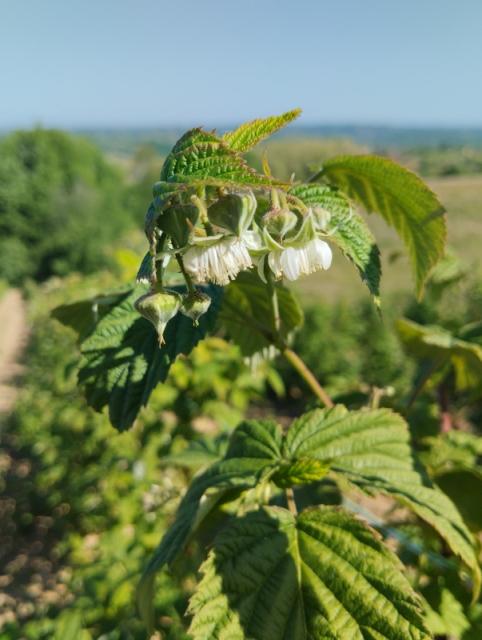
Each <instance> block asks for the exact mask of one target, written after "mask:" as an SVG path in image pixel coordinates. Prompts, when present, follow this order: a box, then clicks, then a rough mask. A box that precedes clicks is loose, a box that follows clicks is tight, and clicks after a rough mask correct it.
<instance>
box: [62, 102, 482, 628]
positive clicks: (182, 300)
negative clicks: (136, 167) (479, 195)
mask: <svg viewBox="0 0 482 640" xmlns="http://www.w3.org/2000/svg"><path fill="white" fill-rule="evenodd" d="M298 115H299V111H298V110H295V111H291V112H288V113H285V114H283V115H281V116H277V117H270V118H266V119H260V120H255V121H253V122H249V123H247V124H244V125H242V126H241V127H239V128H238V129H236V130H235V131H232V132H229V133H226V134H225V135H224V136H219V135H217V134H216V133H215V132H208V131H204V130H202V129H193V130H191V131H188V132H187V133H186V134H185V135H184V136H182V138H181V139H180V140H179V141H178V142H177V143H176V145H175V146H174V147H173V149H172V151H171V152H170V154H169V155H168V157H167V158H166V160H165V162H164V165H163V167H162V169H161V174H160V181H159V182H157V183H156V184H155V185H154V190H153V196H154V197H153V200H152V203H151V205H150V206H149V209H148V212H147V216H146V224H145V230H146V236H147V239H148V252H147V253H146V255H145V257H144V259H143V260H142V263H141V266H140V269H139V274H138V282H137V284H136V286H135V287H133V288H130V289H127V290H122V291H120V292H115V293H112V294H108V295H101V296H99V297H97V298H96V299H94V300H85V301H82V302H79V303H76V304H74V305H66V306H63V307H60V308H58V309H57V310H56V311H55V315H56V317H57V318H58V319H59V320H61V321H62V322H64V323H65V324H68V325H70V326H72V327H74V328H75V329H76V330H77V331H78V333H79V339H80V343H81V352H82V359H81V363H80V371H79V382H80V384H81V386H82V387H83V388H84V391H85V395H86V397H87V400H88V402H89V403H90V405H91V406H92V407H94V409H96V410H99V411H100V410H102V409H103V408H104V407H105V406H107V407H108V410H109V416H110V420H111V422H112V424H113V425H114V427H116V428H117V429H119V430H124V429H127V428H129V427H131V426H132V424H133V423H134V421H135V420H136V417H137V415H138V413H139V411H140V409H141V408H142V406H144V405H145V404H146V403H147V402H148V400H149V396H150V393H151V392H152V390H153V389H154V387H155V386H156V385H158V384H160V383H162V382H163V381H164V380H165V378H166V376H167V374H168V371H169V367H170V366H171V364H172V363H173V362H174V360H175V359H176V357H177V356H178V355H180V354H184V355H188V354H189V353H190V351H191V350H192V349H193V348H194V347H195V345H196V344H197V343H198V342H199V341H200V340H202V339H203V338H204V337H205V336H207V335H209V334H212V333H213V332H222V333H223V335H224V336H226V337H228V338H229V339H231V340H232V341H234V342H236V343H237V344H238V345H239V347H240V350H241V353H242V355H243V356H244V357H245V358H249V359H251V360H252V361H253V363H254V364H255V363H256V362H257V361H258V360H259V359H260V358H271V357H273V356H274V355H276V354H278V355H281V356H283V357H285V358H286V359H287V360H288V361H289V362H290V363H291V364H292V365H293V367H294V368H295V369H296V371H297V372H298V373H299V374H300V376H301V377H302V378H303V379H304V380H305V382H306V383H307V385H308V386H309V388H310V389H311V390H312V392H313V394H314V396H315V398H316V400H317V402H318V403H319V404H320V405H321V406H320V408H315V409H312V410H310V411H308V412H306V413H305V414H303V415H301V416H299V417H298V418H297V419H295V420H294V421H293V422H292V424H291V425H290V426H289V428H287V429H282V428H281V426H280V425H278V424H277V423H276V422H275V421H271V420H248V421H245V422H243V423H242V424H240V425H239V426H238V427H237V428H236V429H235V430H234V432H233V433H232V434H231V437H230V440H229V443H228V446H227V449H226V451H225V453H224V454H223V455H222V454H220V455H219V458H218V459H217V461H216V462H214V464H212V465H211V466H210V467H208V468H205V469H204V471H202V472H201V473H199V474H198V475H196V476H195V478H194V479H193V481H192V483H191V485H190V487H189V489H188V490H187V492H186V494H185V495H184V497H183V499H182V501H181V503H180V505H179V509H178V512H177V515H176V518H175V520H174V522H173V523H172V526H171V528H170V529H169V530H168V532H167V533H166V535H165V536H164V537H163V539H162V540H161V541H160V544H159V547H158V549H157V551H156V552H155V554H154V556H153V557H152V559H151V561H150V563H149V564H148V566H147V568H146V570H145V573H144V575H143V577H142V579H141V581H140V585H139V588H138V609H139V612H140V615H141V616H142V618H143V619H144V621H145V623H146V625H147V627H148V628H149V630H150V631H153V628H154V620H153V611H152V606H151V601H152V593H153V589H154V588H155V575H156V572H158V571H159V570H162V569H164V568H166V567H169V566H170V567H172V566H173V565H174V563H175V561H176V559H177V558H178V557H179V556H180V555H182V554H183V552H184V550H185V548H186V545H187V544H188V542H189V540H190V539H191V538H193V537H194V536H196V533H197V532H198V530H199V528H200V527H201V526H204V525H205V524H206V522H209V520H210V518H214V517H215V518H216V521H217V522H218V524H217V525H216V527H215V528H216V530H217V533H216V535H215V536H214V537H213V540H212V541H211V544H210V546H209V549H208V550H207V553H206V559H205V561H204V563H203V564H202V566H201V567H200V574H201V579H200V581H199V584H198V586H197V589H196V591H195V593H194V595H193V596H192V598H191V602H190V606H189V610H188V612H187V613H188V615H189V616H190V627H189V631H188V633H189V634H190V637H192V638H193V639H194V640H206V639H208V638H212V639H215V638H218V639H228V638H229V640H235V639H238V638H239V639H240V640H241V639H243V638H246V639H247V638H249V639H255V640H281V639H282V638H284V639H287V638H290V639H296V640H298V639H299V640H302V639H305V638H306V639H313V640H314V639H315V638H319V639H321V638H323V639H325V638H326V639H328V638H339V639H343V640H353V639H355V638H360V639H361V638H364V639H371V640H381V639H382V638H386V639H389V640H402V639H406V638H412V639H417V640H422V639H425V638H429V637H430V634H429V632H428V631H427V629H426V626H425V623H424V618H423V612H422V607H421V601H420V599H419V597H418V596H417V594H416V593H415V592H414V591H413V589H412V587H411V586H410V583H409V581H408V579H407V577H406V575H405V572H404V567H403V566H402V564H401V562H400V561H399V559H398V558H397V557H396V555H395V554H394V553H393V552H392V551H391V550H390V549H389V548H388V547H387V546H385V544H384V542H383V541H382V539H381V537H380V535H379V534H378V533H377V532H376V531H374V530H373V529H372V528H370V527H369V526H368V525H367V524H365V523H364V522H363V521H362V520H360V519H359V518H357V517H356V516H355V515H354V514H353V513H351V512H350V511H348V510H347V509H344V508H334V507H332V506H328V505H324V504H319V505H316V504H314V505H312V506H311V507H309V508H307V509H305V510H303V511H301V512H300V513H299V512H298V509H297V505H296V501H295V496H294V492H293V487H295V486H297V485H306V484H310V483H313V482H317V481H319V480H320V479H322V478H325V477H329V478H331V479H332V480H334V481H335V482H336V483H337V484H338V485H339V487H340V489H341V490H342V491H347V490H348V491H353V490H354V489H356V490H358V491H360V492H362V493H365V494H368V495H371V496H373V495H378V494H383V495H385V496H389V497H390V498H392V499H394V500H395V501H397V502H399V503H400V504H401V505H403V506H404V507H405V508H406V509H409V510H411V511H412V512H413V513H414V514H415V515H416V516H418V518H420V519H421V520H422V521H424V522H425V523H426V524H427V525H428V526H430V527H432V528H433V529H434V530H435V531H436V532H437V534H438V535H439V536H440V537H441V538H442V540H443V541H444V543H445V545H446V547H447V549H448V550H450V552H451V553H452V554H454V555H455V556H457V557H458V558H459V560H460V561H461V563H462V564H463V566H464V567H465V570H466V573H467V576H468V580H469V581H470V582H471V584H472V589H473V593H474V596H475V597H477V594H478V592H479V587H480V569H479V567H478V563H477V557H476V552H475V549H474V540H473V539H472V535H471V533H470V532H469V530H468V529H467V527H466V526H465V524H464V522H463V520H462V518H461V516H460V514H459V512H458V510H457V508H456V506H455V505H454V504H453V503H452V502H451V500H450V499H449V498H448V497H447V496H446V494H444V493H443V492H442V491H440V490H439V489H438V488H437V487H436V486H435V485H433V484H432V483H431V482H430V480H429V479H428V476H427V474H426V473H425V472H424V470H423V468H422V467H421V465H420V463H419V462H418V461H417V460H416V457H415V455H414V453H413V451H412V449H411V446H410V436H409V429H408V425H407V423H406V422H405V420H404V418H403V417H402V416H401V415H398V414H396V413H394V412H392V411H391V410H388V409H376V408H364V409H362V410H356V411H349V410H348V409H347V408H346V407H344V406H342V405H336V406H335V405H334V404H333V402H332V400H331V399H330V397H329V396H328V394H327V393H326V391H325V390H324V389H323V388H322V386H321V385H320V384H319V382H318V381H317V380H316V379H315V377H314V375H313V374H312V373H311V371H310V370H309V369H308V368H307V366H306V365H305V364H304V362H303V361H302V360H301V359H300V357H299V356H298V355H297V354H296V353H295V352H294V351H293V350H292V349H291V347H290V340H291V336H292V335H293V332H295V331H296V329H297V328H298V327H299V326H300V325H301V323H302V321H303V314H302V311H301V309H300V306H299V304H298V302H297V300H296V298H295V296H294V294H293V292H292V291H291V290H290V289H289V288H287V287H285V285H284V284H283V281H284V280H288V281H294V280H297V279H298V278H299V277H301V276H303V275H305V274H309V273H312V272H314V271H318V270H328V269H329V267H330V265H331V262H332V259H333V253H332V251H333V249H336V248H338V249H339V250H340V251H339V252H338V253H337V254H336V259H338V257H339V256H340V254H341V255H343V256H344V257H345V258H347V259H348V260H350V261H351V262H352V263H353V265H354V266H355V268H356V269H357V270H358V272H359V275H360V276H361V279H362V281H363V282H364V283H365V284H366V286H367V287H368V289H369V291H370V293H371V295H372V297H373V300H374V303H375V304H376V305H379V286H380V275H381V268H380V257H379V249H378V247H377V244H376V242H375V239H374V237H373V235H372V233H371V231H370V229H369V227H368V226H367V224H366V222H365V219H364V217H362V215H361V214H360V212H359V210H360V209H364V210H366V211H367V212H375V213H378V214H380V215H381V216H383V218H384V219H385V220H386V222H387V223H388V224H389V225H391V226H392V227H394V228H395V230H396V231H397V232H398V233H399V235H400V237H401V239H402V240H403V242H404V243H405V245H406V247H407V250H408V253H409V256H410V259H411V264H412V267H413V272H414V279H415V285H416V289H417V292H418V294H419V295H421V294H422V292H423V286H424V282H425V280H426V278H427V276H428V274H429V273H430V271H431V269H432V267H433V266H434V265H435V264H436V263H437V261H438V260H439V258H440V257H441V256H442V254H443V251H444V243H445V233H446V231H445V220H444V215H443V214H444V210H443V208H442V207H441V205H440V203H439V202H438V201H437V198H436V197H435V196H434V194H433V193H432V192H431V191H430V190H429V189H428V188H427V186H426V185H425V184H424V183H423V182H422V181H421V180H420V179H419V178H418V177H417V176H415V175H414V174H413V173H411V172H409V171H407V170H406V169H404V168H402V167H400V166H398V165H397V164H396V163H394V162H392V161H391V160H388V159H386V158H381V157H375V156H368V155H365V156H343V157H337V158H334V159H332V160H330V161H328V162H326V163H325V164H324V166H323V167H321V168H320V169H319V171H317V172H316V173H315V174H314V175H313V177H312V179H311V180H310V181H309V182H307V183H305V184H301V183H298V182H296V180H294V179H293V180H292V181H291V182H289V183H285V182H282V181H279V180H277V179H276V178H275V177H274V176H273V175H272V174H271V171H270V168H269V164H268V162H267V160H265V161H264V164H263V172H262V173H259V172H257V171H255V170H254V169H253V168H252V167H250V166H249V165H248V164H247V163H246V161H245V159H244V158H243V153H244V152H246V151H248V150H249V149H251V148H252V147H253V146H254V145H255V144H257V143H258V142H259V141H261V140H262V139H263V138H265V137H267V136H268V135H270V134H272V133H273V132H275V131H277V130H278V129H280V128H281V127H283V126H284V125H286V124H287V123H289V122H290V121H292V120H293V119H294V118H295V117H297V116H298ZM326 277H329V276H328V275H327V276H326ZM280 496H281V498H282V499H281V498H280ZM280 500H281V501H280ZM280 504H284V506H280ZM222 512H223V513H224V514H225V515H224V517H223V518H221V521H222V524H221V525H219V518H220V513H222ZM226 513H227V515H226Z"/></svg>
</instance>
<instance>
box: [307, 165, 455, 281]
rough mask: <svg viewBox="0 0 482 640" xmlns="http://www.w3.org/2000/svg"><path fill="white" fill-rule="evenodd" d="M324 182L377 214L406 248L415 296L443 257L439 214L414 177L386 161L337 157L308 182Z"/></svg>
mask: <svg viewBox="0 0 482 640" xmlns="http://www.w3.org/2000/svg"><path fill="white" fill-rule="evenodd" d="M319 178H324V179H325V180H327V181H328V182H329V183H331V184H334V185H335V186H337V187H339V188H340V189H342V190H343V191H344V192H345V193H346V194H347V195H348V196H350V197H351V198H353V199H354V200H355V201H357V202H359V203H360V204H361V205H362V206H363V207H364V208H365V209H366V210H367V211H368V212H374V213H379V214H380V215H382V217H383V218H384V219H385V220H386V222H387V223H388V224H389V225H391V226H393V227H394V228H395V229H396V230H397V232H398V234H399V235H400V237H401V239H402V240H403V242H404V243H405V245H406V247H407V249H408V252H409V255H410V258H411V262H412V267H413V271H414V275H415V283H416V287H417V292H418V293H419V294H421V293H422V291H423V285H424V282H425V280H426V278H427V276H428V275H429V273H430V270H431V269H432V267H433V266H434V265H435V264H436V263H437V261H438V260H439V259H440V258H441V257H442V255H443V251H444V247H445V239H446V225H445V218H444V217H443V215H442V214H443V213H444V208H443V207H442V205H441V204H440V202H439V201H438V199H437V197H436V196H435V194H434V193H433V192H432V191H431V190H430V189H429V188H428V187H427V186H426V185H425V183H424V182H423V181H422V180H421V179H420V178H419V177H418V176H416V175H415V174H414V173H412V172H411V171H408V170H407V169H405V168H403V167H401V166H400V165H398V164H397V163H395V162H393V161H392V160H389V159H388V158H381V157H377V156H368V155H362V156H339V157H336V158H333V159H331V160H328V161H327V162H326V163H325V164H324V166H323V168H322V169H321V170H320V171H319V172H318V173H317V174H316V176H314V178H313V180H317V179H319Z"/></svg>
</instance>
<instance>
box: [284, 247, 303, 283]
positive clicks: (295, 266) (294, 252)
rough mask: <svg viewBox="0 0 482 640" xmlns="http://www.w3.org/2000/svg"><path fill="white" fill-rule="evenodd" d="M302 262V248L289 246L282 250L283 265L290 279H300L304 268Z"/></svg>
mask: <svg viewBox="0 0 482 640" xmlns="http://www.w3.org/2000/svg"><path fill="white" fill-rule="evenodd" d="M300 258H301V259H300ZM302 262H303V257H302V256H301V255H300V249H295V248H294V247H288V249H285V250H284V251H283V252H282V254H281V267H282V270H283V273H284V275H285V276H286V277H287V278H288V280H298V278H299V277H300V272H301V270H302ZM305 273H306V272H305Z"/></svg>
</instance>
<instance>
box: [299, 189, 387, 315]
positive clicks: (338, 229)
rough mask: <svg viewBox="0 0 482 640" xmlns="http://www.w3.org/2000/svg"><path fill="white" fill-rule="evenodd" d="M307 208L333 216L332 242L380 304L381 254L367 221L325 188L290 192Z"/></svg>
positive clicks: (343, 200) (341, 197)
mask: <svg viewBox="0 0 482 640" xmlns="http://www.w3.org/2000/svg"><path fill="white" fill-rule="evenodd" d="M289 193H290V194H291V195H293V196H295V197H297V198H299V199H300V200H302V201H303V202H304V203H305V204H306V205H307V206H310V207H315V206H318V207H321V208H323V209H326V210H327V211H329V212H330V214H331V220H330V225H329V227H330V229H332V230H333V232H332V234H331V235H330V236H329V237H328V240H331V241H332V242H334V243H335V244H336V245H337V246H338V247H339V248H340V249H341V251H342V252H343V254H344V255H345V256H346V257H347V258H348V259H349V260H350V261H351V262H352V263H353V264H354V265H355V266H356V268H357V269H358V272H359V274H360V276H361V279H362V280H363V282H365V283H366V285H367V287H368V290H369V291H370V293H371V294H372V296H373V298H374V300H375V303H377V304H378V302H379V295H380V278H381V272H382V267H381V263H380V251H379V249H378V246H377V244H376V242H375V238H374V236H373V234H372V232H371V231H370V229H369V227H368V225H367V224H366V222H365V221H364V219H363V218H362V217H361V216H360V215H359V214H358V213H356V211H353V210H352V208H351V206H350V203H349V201H348V200H347V198H346V197H345V196H344V195H343V194H342V193H340V191H338V190H337V189H333V188H331V187H328V186H324V185H315V184H300V185H296V186H294V187H293V188H292V189H290V192H289Z"/></svg>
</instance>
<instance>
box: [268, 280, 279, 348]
mask: <svg viewBox="0 0 482 640" xmlns="http://www.w3.org/2000/svg"><path fill="white" fill-rule="evenodd" d="M267 281H268V291H269V294H270V298H271V310H272V312H273V323H274V328H275V332H276V334H277V336H278V337H279V339H280V340H281V339H282V338H281V335H280V329H281V317H280V313H279V302H278V292H277V291H276V286H275V283H274V281H273V275H272V273H271V272H269V273H268V277H267Z"/></svg>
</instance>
